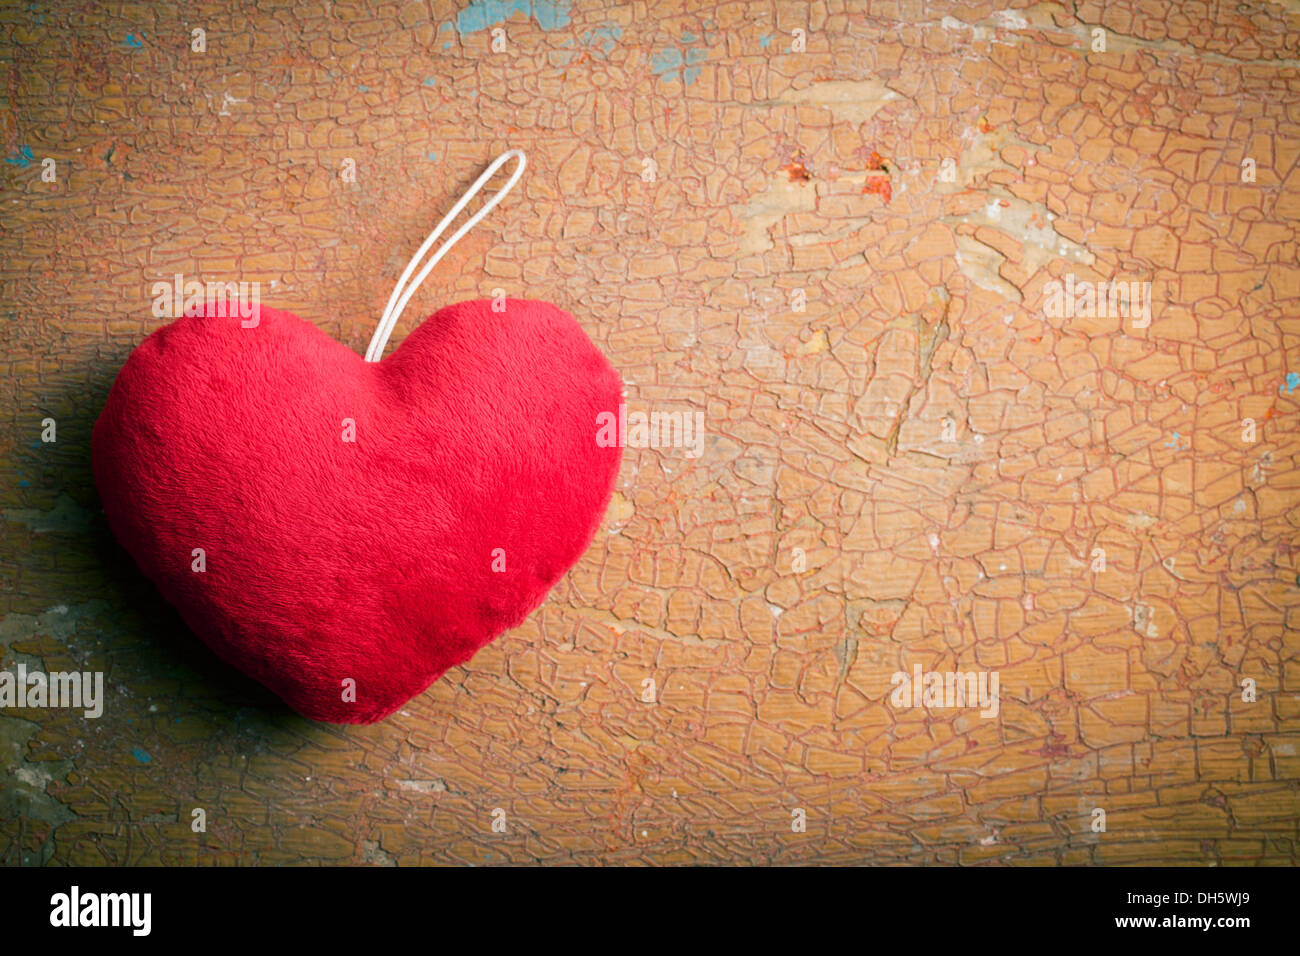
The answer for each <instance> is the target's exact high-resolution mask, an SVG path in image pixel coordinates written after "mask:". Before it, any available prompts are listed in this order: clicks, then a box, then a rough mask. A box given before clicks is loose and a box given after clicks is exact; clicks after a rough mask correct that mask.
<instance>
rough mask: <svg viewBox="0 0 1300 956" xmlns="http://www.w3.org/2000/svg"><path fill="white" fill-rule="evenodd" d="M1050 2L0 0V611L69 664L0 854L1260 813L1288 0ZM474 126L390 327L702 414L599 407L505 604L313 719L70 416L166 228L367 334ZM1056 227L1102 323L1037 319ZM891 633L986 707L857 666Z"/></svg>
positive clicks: (1292, 82)
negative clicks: (354, 720)
mask: <svg viewBox="0 0 1300 956" xmlns="http://www.w3.org/2000/svg"><path fill="white" fill-rule="evenodd" d="M1008 2H1010V3H1012V5H1013V6H1014V7H1015V8H1016V9H1015V10H1009V9H1006V8H1004V6H1003V3H1008ZM1070 8H1071V11H1072V12H1067V10H1066V9H1065V8H1063V7H1061V6H1059V5H1057V4H1049V3H1041V4H1037V5H1035V6H1029V7H1025V6H1024V5H1023V4H1022V3H1020V2H1013V0H1003V2H1002V3H998V4H994V3H988V2H971V3H943V2H921V0H897V2H880V3H849V2H844V0H826V2H817V3H812V4H803V3H765V2H721V3H714V2H702V0H690V2H685V0H665V2H636V3H630V4H615V3H584V2H577V0H575V2H573V3H568V2H564V0H533V2H528V0H518V2H486V0H475V2H473V3H468V2H464V0H461V2H457V3H449V2H433V3H427V2H414V3H405V4H403V3H395V4H394V3H386V4H376V5H373V6H372V5H366V4H349V3H341V2H340V3H322V2H316V3H297V2H294V3H290V2H283V3H275V2H256V3H251V2H245V3H238V4H232V3H186V4H178V3H170V2H158V3H94V2H91V3H87V2H84V0H56V2H51V3H41V4H35V3H33V4H27V3H16V2H5V3H0V62H2V63H3V87H0V104H2V105H0V137H2V138H3V143H2V144H0V148H2V151H3V153H4V162H3V164H0V177H2V179H0V182H2V183H3V196H2V197H0V198H2V200H3V210H4V215H3V218H2V220H0V253H2V261H0V305H2V307H3V321H2V322H0V339H2V340H3V345H4V352H3V355H4V359H3V361H4V363H5V368H4V375H3V396H4V403H3V414H2V415H0V451H2V452H3V454H2V455H0V517H2V518H3V521H2V522H0V534H2V535H3V547H2V548H0V568H2V569H3V574H2V575H0V583H2V585H3V591H2V592H0V601H2V602H3V607H2V608H0V611H2V612H3V615H2V616H0V655H2V656H3V667H4V668H7V669H11V670H12V669H13V668H14V667H16V665H17V663H20V662H22V663H26V664H27V665H28V666H29V667H31V668H36V669H43V670H46V671H55V670H67V669H74V668H75V669H84V670H102V671H104V672H105V675H106V681H107V688H108V699H107V702H106V709H105V713H104V715H103V716H102V717H101V718H100V719H98V720H86V719H83V718H82V717H81V715H80V714H79V713H74V712H71V711H67V710H46V711H33V710H18V709H15V708H8V709H5V710H4V711H3V712H2V713H0V787H2V789H0V794H2V795H0V859H3V860H4V861H5V862H6V863H8V864H41V863H61V864H68V863H98V862H109V863H132V864H162V863H203V864H220V865H225V864H284V863H308V864H312V863H336V862H364V863H372V864H394V863H396V864H414V863H465V862H473V863H477V864H491V863H528V862H537V861H541V862H548V863H557V862H558V863H566V862H578V863H613V862H645V863H686V862H788V863H803V862H814V861H823V862H871V863H892V862H909V863H960V864H991V863H1013V864H1054V863H1094V864H1125V863H1178V864H1192V865H1206V864H1242V863H1248V864H1255V863H1271V864H1295V863H1296V862H1297V853H1298V850H1297V823H1298V822H1300V794H1298V792H1297V786H1298V784H1300V754H1297V747H1300V660H1297V647H1298V646H1300V643H1298V638H1297V627H1298V626H1300V584H1298V581H1300V579H1298V578H1297V570H1298V569H1297V547H1298V546H1300V541H1298V538H1297V526H1298V525H1300V468H1298V467H1297V461H1296V457H1295V456H1296V452H1297V449H1298V447H1300V442H1297V430H1296V421H1297V417H1296V416H1297V403H1298V401H1300V391H1298V390H1297V385H1300V375H1297V373H1298V372H1300V319H1297V317H1296V316H1297V307H1298V306H1300V267H1298V266H1297V249H1298V246H1297V222H1298V221H1300V168H1298V167H1297V156H1298V155H1300V49H1297V47H1298V46H1300V8H1298V7H1297V4H1296V3H1294V2H1289V3H1287V4H1285V5H1277V4H1269V3H1247V4H1237V3H1224V4H1218V3H1212V4H1207V3H1192V2H1187V3H1180V4H1167V3H1158V2H1149V0H1148V2H1108V3H1104V4H1102V3H1095V2H1084V3H1079V4H1077V5H1073V4H1072V5H1070ZM1171 11H1172V12H1171ZM497 27H501V28H503V30H504V34H501V36H503V37H504V39H505V49H504V50H503V51H494V50H493V49H492V41H493V35H494V34H493V30H494V29H495V28H497ZM1094 27H1100V28H1101V29H1102V30H1103V36H1104V37H1105V41H1106V49H1105V51H1104V52H1102V51H1094V50H1093V49H1092V46H1093V43H1094V39H1093V37H1094V34H1093V28H1094ZM195 28H202V29H203V30H204V31H205V36H206V45H207V49H206V51H205V52H201V53H200V52H194V51H192V49H191V35H192V34H191V31H192V30H194V29H195ZM797 29H798V30H803V31H805V34H804V35H805V37H806V49H805V50H803V51H802V52H798V51H795V50H793V49H792V47H793V46H795V45H796V34H795V33H794V31H795V30H797ZM511 146H518V147H521V148H523V149H525V150H527V152H528V155H529V157H530V166H529V170H528V173H527V176H526V178H525V180H524V181H523V183H522V184H521V186H520V188H519V189H517V190H516V192H515V193H513V194H512V195H511V196H510V197H509V198H508V199H507V200H506V201H505V203H504V204H503V205H502V206H501V207H499V208H498V209H497V210H496V211H495V212H494V213H492V215H491V216H490V217H489V218H488V219H487V220H486V222H485V223H484V224H482V225H481V226H480V227H479V228H478V229H477V230H476V231H475V232H474V233H473V234H471V236H470V237H469V238H468V239H466V240H465V241H463V242H462V243H461V244H460V245H459V246H458V247H457V248H456V250H455V251H454V252H453V253H452V254H451V255H450V256H449V257H448V258H447V259H446V260H445V261H444V263H443V265H442V266H441V267H440V268H439V269H438V270H437V272H436V273H435V275H434V277H433V278H432V279H431V280H430V281H429V282H428V283H427V284H426V285H425V287H424V288H423V289H422V290H421V292H420V294H419V295H418V296H417V297H416V299H415V300H414V301H413V302H412V305H411V306H410V307H409V308H408V310H407V312H406V315H405V317H404V319H403V322H402V324H401V326H400V327H399V329H398V331H397V333H396V335H395V336H394V342H393V344H394V345H395V344H396V342H397V341H400V338H401V337H402V336H403V335H404V334H405V333H406V332H408V331H409V330H410V328H412V327H413V325H414V324H415V323H416V322H417V321H418V319H419V317H421V316H424V315H428V314H429V313H430V312H432V311H433V310H434V309H435V308H436V307H437V306H439V305H441V304H444V303H447V302H451V301H455V300H458V299H463V298H477V297H483V296H488V295H490V294H491V292H492V290H493V289H496V288H501V289H504V290H506V292H507V293H508V294H509V295H511V296H521V297H529V298H543V299H550V300H552V301H554V302H556V303H558V304H559V305H561V306H562V307H563V308H566V309H568V310H569V311H571V312H572V313H573V314H574V315H575V316H576V317H577V318H578V320H579V321H580V322H581V323H582V325H583V327H584V328H585V329H586V330H587V332H588V334H589V335H590V336H591V337H592V339H593V340H594V341H595V342H596V343H597V344H598V345H599V346H600V347H601V348H602V349H603V350H604V352H605V354H606V355H608V356H609V358H610V359H611V360H612V361H613V363H614V364H615V365H616V366H617V367H618V368H619V369H620V370H621V371H622V372H623V374H624V377H625V379H626V380H627V382H628V393H629V395H628V401H629V403H630V405H631V406H632V407H633V408H641V409H644V410H653V409H658V408H676V409H681V408H688V409H692V410H698V411H702V412H704V414H705V428H706V433H707V438H706V442H705V450H704V454H703V455H702V456H700V457H699V458H696V459H691V458H688V457H686V456H685V454H684V453H683V450H681V449H671V448H670V449H628V452H627V455H626V457H625V461H624V467H623V471H622V474H621V476H620V480H619V490H618V494H617V495H616V497H615V501H614V504H613V505H612V507H611V509H610V511H609V514H608V516H607V518H606V522H605V525H604V526H603V527H602V530H601V531H600V532H599V534H598V536H597V539H596V541H595V543H594V544H593V545H592V547H591V549H590V551H589V552H588V553H587V555H586V556H585V557H584V558H583V559H582V561H581V562H580V563H579V564H578V565H577V566H576V567H575V568H574V570H573V571H572V573H571V574H570V575H569V576H568V577H567V578H566V579H565V580H564V581H563V582H562V583H561V584H560V585H559V586H558V587H557V588H556V589H555V591H554V592H553V594H552V595H551V597H550V599H549V600H548V601H547V602H546V603H545V604H544V605H543V606H542V607H541V608H540V609H539V610H538V611H537V612H535V613H534V614H533V615H532V616H531V618H530V619H529V620H528V622H527V623H526V624H525V625H524V626H522V627H520V628H519V629H517V630H515V631H513V632H510V633H508V634H506V635H504V636H503V637H502V638H501V639H500V640H498V641H497V642H496V643H495V644H493V645H492V646H490V647H489V648H487V649H485V650H484V651H482V652H481V653H480V654H479V655H478V656H477V657H475V658H474V660H473V661H472V662H471V663H470V664H469V665H468V666H466V667H463V668H459V669H456V670H454V671H452V672H450V673H449V674H448V675H447V676H446V677H445V678H444V679H442V680H441V681H439V682H438V683H436V684H435V685H434V686H433V687H432V688H431V689H430V690H429V691H428V693H426V694H424V695H422V696H420V697H418V698H416V699H414V700H413V701H411V703H410V705H409V706H408V707H407V708H406V709H405V710H404V711H403V712H402V713H401V714H399V715H397V716H394V717H393V718H392V719H391V720H389V721H386V722H384V723H382V724H379V725H376V726H370V727H362V728H357V727H334V726H326V725H317V724H312V723H310V722H308V721H306V720H303V719H301V718H299V717H297V716H295V715H293V714H292V713H290V712H288V711H287V710H286V709H285V707H284V706H283V705H282V704H280V703H279V701H278V700H277V699H275V698H274V697H272V696H270V695H269V694H268V693H266V692H265V691H263V690H262V689H261V688H260V687H258V686H257V685H254V684H252V683H251V682H249V681H248V680H246V679H244V678H243V677H242V676H240V675H239V674H238V673H236V672H234V671H232V670H231V669H229V668H227V667H225V666H224V665H223V664H221V663H220V662H219V661H218V660H217V659H216V658H215V657H214V656H213V655H212V654H211V653H210V652H208V651H207V650H206V649H205V648H204V647H203V646H202V645H200V644H199V643H198V642H197V641H196V640H195V639H194V638H193V637H192V636H191V635H190V634H189V633H188V632H187V631H186V629H185V628H184V627H183V625H182V624H181V623H180V620H179V618H178V617H177V615H176V614H175V613H174V612H173V611H172V610H171V609H170V608H169V607H168V606H167V605H166V604H165V602H163V601H162V600H161V599H160V598H159V597H158V595H157V594H156V592H155V591H154V590H153V588H152V587H151V586H150V585H149V584H148V582H146V581H145V580H144V579H143V578H142V577H141V575H140V574H139V573H138V571H136V570H135V568H134V566H133V565H132V563H131V562H130V560H129V559H128V558H126V556H125V555H124V553H123V552H122V551H121V550H120V549H119V548H118V546H117V545H116V543H115V542H114V541H113V539H112V537H111V535H110V534H109V533H108V531H107V529H106V527H105V523H104V520H103V515H102V513H101V511H100V507H99V503H98V500H97V497H96V493H95V490H94V487H93V483H92V481H91V477H90V453H89V445H88V441H89V435H90V430H91V427H92V425H93V423H94V420H95V418H96V416H97V415H98V414H99V411H100V409H101V408H102V406H103V402H104V399H105V396H106V395H107V391H108V388H109V386H110V385H111V383H112V380H113V377H114V375H115V374H116V371H117V369H118V368H119V367H120V366H121V364H122V362H123V361H124V360H125V359H126V357H127V355H128V354H129V353H130V351H131V350H132V348H134V347H135V346H136V345H137V344H138V343H139V342H140V341H141V340H142V339H143V338H144V337H145V336H146V335H147V334H148V333H149V332H150V331H151V330H153V329H154V328H156V327H158V325H159V324H160V322H161V320H159V319H156V318H154V316H153V315H152V313H151V310H150V305H151V287H152V284H153V282H155V281H157V280H159V279H163V280H167V279H170V277H171V276H172V275H173V274H175V273H182V274H183V275H184V276H186V277H187V278H198V279H201V280H202V279H207V280H214V281H249V282H259V283H261V286H260V288H261V292H262V299H263V302H265V303H266V304H269V305H275V306H277V307H281V308H287V309H290V310H293V311H295V312H297V313H298V314H300V315H302V316H303V317H304V318H306V319H308V320H310V321H312V322H314V323H315V324H316V325H317V326H318V327H320V328H321V329H323V330H325V331H327V332H328V333H329V334H330V335H333V336H335V337H336V338H338V339H339V340H340V341H342V342H344V343H346V344H348V345H350V346H351V347H353V348H355V349H356V350H357V351H358V352H361V351H363V350H364V348H365V344H366V342H367V341H368V338H369V335H370V332H371V330H372V328H373V326H374V323H375V322H376V321H377V318H378V316H379V314H380V312H381V311H382V308H383V305H384V303H385V301H386V300H387V297H388V295H389V292H390V291H391V289H392V284H393V282H394V281H395V280H396V278H397V276H398V274H399V273H400V271H401V268H402V266H403V265H404V264H405V262H406V260H407V258H408V257H409V255H410V254H411V253H412V252H413V251H414V249H415V248H416V246H417V245H418V244H419V242H420V241H421V240H422V239H423V237H424V235H425V234H426V233H427V231H428V230H429V229H430V228H431V226H432V224H433V223H435V222H436V221H437V220H438V219H439V218H440V217H441V216H442V214H443V213H444V211H445V210H446V209H447V208H448V207H449V206H450V204H451V203H452V202H453V201H454V200H455V198H456V197H458V196H459V195H460V193H461V192H462V190H463V189H464V188H465V187H466V186H467V185H468V184H469V183H470V182H472V181H473V179H474V178H475V177H477V175H478V174H479V172H480V171H481V170H482V169H483V167H484V166H485V164H486V163H487V162H488V161H489V160H490V159H491V158H492V157H494V156H496V155H497V154H498V153H499V152H501V151H502V150H503V149H505V148H508V147H511ZM46 158H51V159H53V160H54V167H53V168H54V171H55V177H56V178H55V181H53V182H47V181H43V180H42V171H43V169H46V168H48V164H45V163H44V162H43V161H44V160H45V159H46ZM349 159H350V160H353V161H354V163H355V167H356V171H357V175H356V178H355V182H349V181H346V179H345V178H344V177H343V176H341V171H342V169H343V167H344V162H345V160H349ZM945 159H952V160H953V161H954V165H953V166H952V167H951V168H952V169H953V177H952V181H951V182H947V181H945V177H944V176H943V175H942V169H943V165H942V164H943V161H944V160H945ZM1246 159H1251V160H1253V161H1254V166H1255V171H1256V175H1255V180H1254V181H1253V182H1251V181H1243V166H1242V163H1243V160H1246ZM647 160H648V161H649V162H647ZM652 173H653V176H652V175H651V174H652ZM1067 272H1069V273H1071V274H1073V275H1074V276H1075V277H1076V278H1079V279H1090V280H1106V279H1111V278H1126V279H1131V280H1136V281H1144V282H1150V283H1151V284H1152V285H1151V289H1152V297H1153V315H1154V318H1153V321H1152V323H1151V325H1150V327H1149V328H1145V329H1139V328H1134V327H1133V323H1131V322H1126V321H1124V320H1122V319H1117V318H1114V317H1108V318H1073V319H1066V318H1053V317H1050V316H1048V315H1046V313H1045V309H1044V299H1045V295H1044V287H1045V285H1046V284H1047V283H1048V282H1050V281H1052V280H1053V279H1059V278H1061V277H1063V276H1064V275H1065V274H1066V273H1067ZM799 294H802V296H803V297H804V298H805V300H806V308H805V310H804V311H798V310H797V309H796V308H795V305H796V299H797V296H798V295H799ZM390 351H391V347H390ZM1248 417H1249V418H1252V419H1254V421H1255V422H1256V423H1257V436H1256V439H1257V440H1256V441H1255V442H1248V441H1244V440H1243V428H1242V425H1241V421H1242V419H1244V418H1248ZM45 418H54V419H55V420H56V422H57V441H56V442H54V443H45V442H42V441H41V422H42V420H43V419H45ZM945 419H947V421H948V422H949V424H948V425H947V426H945ZM945 428H947V432H946V433H945ZM1099 547H1100V548H1104V549H1105V551H1106V555H1107V566H1106V570H1105V571H1104V572H1101V573H1098V572H1094V571H1093V570H1092V562H1093V557H1092V555H1093V552H1094V549H1095V548H1099ZM795 549H802V551H801V552H797V551H796V550H795ZM800 555H802V556H803V557H802V558H801V559H800ZM796 559H799V561H797V560H796ZM803 560H806V567H805V568H804V569H803V570H797V567H798V566H800V562H801V561H803ZM918 663H919V664H920V665H922V667H923V668H925V669H926V670H952V669H954V668H960V669H963V670H976V669H978V670H995V671H997V672H998V673H999V676H1000V681H1001V688H1002V701H1001V709H1000V713H999V714H998V716H997V717H996V718H995V719H981V718H980V717H979V716H978V715H977V714H976V713H975V712H974V711H972V710H969V709H960V710H953V709H941V708H920V709H901V708H896V707H893V706H891V704H890V702H889V699H888V698H889V691H890V689H891V685H890V675H891V673H892V672H894V671H895V670H900V669H901V670H907V671H910V670H911V668H912V667H913V665H914V664H918ZM647 678H649V679H652V680H654V681H655V686H656V688H657V693H656V697H655V700H654V702H653V703H646V702H643V700H642V691H643V686H644V684H643V682H644V681H645V680H646V679H647ZM1244 678H1250V679H1253V680H1254V681H1255V682H1256V685H1257V688H1258V691H1257V693H1258V697H1257V700H1256V701H1255V702H1253V703H1250V702H1246V701H1243V700H1242V693H1241V681H1242V680H1243V679H1244ZM196 808H201V809H203V810H204V811H205V814H206V819H207V830H206V832H203V833H194V832H192V829H191V825H190V823H191V819H192V813H193V810H194V809H196ZM1097 808H1101V809H1104V810H1105V811H1106V814H1107V826H1106V830H1105V832H1094V829H1093V826H1092V823H1093V811H1094V810H1095V809H1097ZM497 809H500V810H502V811H504V814H505V816H504V819H505V821H506V830H505V832H504V833H500V832H494V831H493V830H492V826H491V824H492V815H493V811H494V810H497ZM799 809H802V810H803V811H804V812H805V814H806V818H807V829H806V832H794V830H793V829H792V819H793V817H792V814H793V812H794V811H796V810H799Z"/></svg>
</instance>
